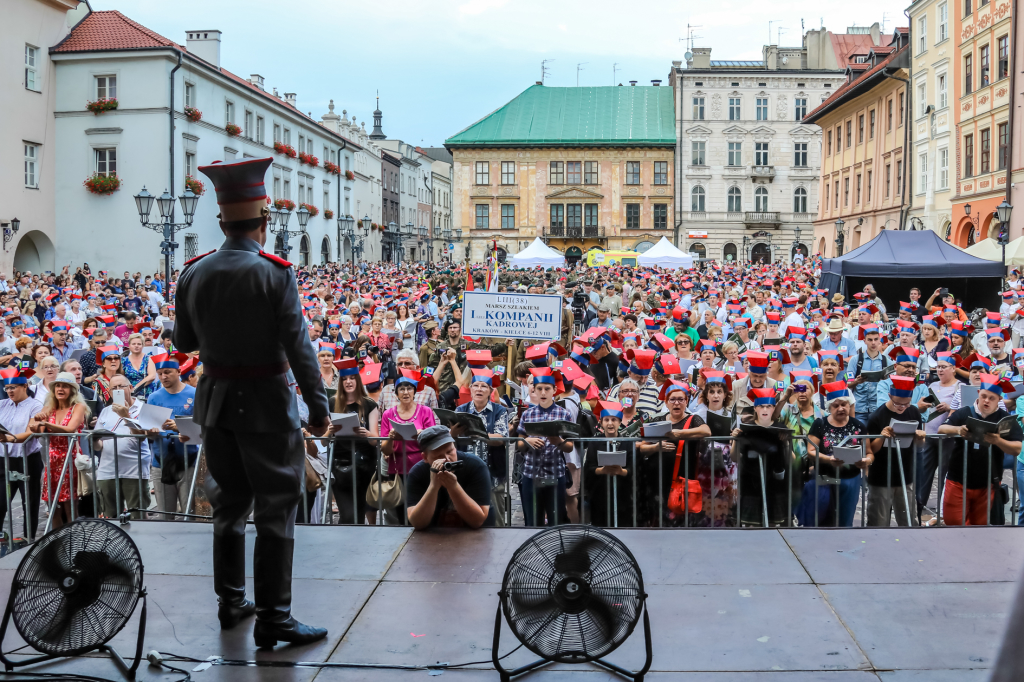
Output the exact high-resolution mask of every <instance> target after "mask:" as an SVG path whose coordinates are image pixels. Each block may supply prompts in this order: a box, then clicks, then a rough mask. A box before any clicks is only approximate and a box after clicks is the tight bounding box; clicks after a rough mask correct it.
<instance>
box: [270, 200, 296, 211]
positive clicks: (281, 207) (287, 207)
mask: <svg viewBox="0 0 1024 682" xmlns="http://www.w3.org/2000/svg"><path fill="white" fill-rule="evenodd" d="M274 208H276V209H277V210H278V211H294V210H295V202H294V201H292V200H291V199H278V200H277V201H275V202H274Z"/></svg>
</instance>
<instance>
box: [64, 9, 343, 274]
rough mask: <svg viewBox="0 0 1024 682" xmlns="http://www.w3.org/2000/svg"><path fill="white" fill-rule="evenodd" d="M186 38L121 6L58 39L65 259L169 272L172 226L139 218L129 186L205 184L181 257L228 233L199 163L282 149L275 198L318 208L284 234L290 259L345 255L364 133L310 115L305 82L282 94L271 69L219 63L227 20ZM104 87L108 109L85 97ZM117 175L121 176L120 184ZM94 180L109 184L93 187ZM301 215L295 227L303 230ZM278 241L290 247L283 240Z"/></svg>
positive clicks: (270, 185) (271, 186)
mask: <svg viewBox="0 0 1024 682" xmlns="http://www.w3.org/2000/svg"><path fill="white" fill-rule="evenodd" d="M185 38H186V42H185V45H179V44H177V43H175V42H174V41H171V40H169V39H167V38H165V37H163V36H160V35H159V34H157V33H155V32H154V31H152V30H150V29H147V28H146V27H143V26H141V25H139V24H137V23H136V22H134V21H132V20H131V19H129V18H128V17H126V16H124V15H123V14H121V13H120V12H116V11H103V12H93V13H91V14H89V15H88V17H86V18H85V19H83V20H82V21H81V22H80V23H79V24H77V25H76V26H75V27H74V28H73V29H72V30H71V32H70V33H69V34H68V36H67V37H66V38H65V39H64V40H63V41H61V42H60V43H58V44H57V45H56V46H55V47H52V48H51V49H50V57H51V59H52V61H53V63H54V65H55V70H54V71H55V73H54V78H55V79H56V84H57V96H56V111H55V114H54V116H55V119H56V120H55V129H56V131H55V132H56V142H57V163H56V189H57V202H56V221H57V222H56V224H57V227H56V262H57V263H61V264H64V263H80V262H83V261H85V262H88V263H89V265H90V266H92V268H93V270H94V271H96V270H110V271H118V270H128V269H131V270H142V271H144V272H152V271H155V270H157V269H158V268H159V269H161V270H162V269H163V264H164V260H163V256H162V255H161V247H160V242H161V241H162V238H163V235H162V234H161V233H160V232H158V231H154V230H152V229H146V228H145V227H143V226H142V225H140V222H139V220H140V219H139V214H138V211H137V208H136V204H135V201H134V200H133V195H135V194H136V193H138V192H139V191H140V190H142V188H143V186H145V187H147V188H148V191H149V192H150V193H151V194H153V195H155V196H159V195H160V194H162V192H163V190H165V189H166V190H168V191H169V192H170V193H171V195H172V196H178V195H179V194H181V193H182V192H183V191H184V187H185V186H186V184H188V183H194V182H195V181H198V182H201V183H204V185H205V194H204V195H203V196H202V197H201V198H200V200H199V202H198V205H197V209H196V213H195V217H194V220H193V222H192V224H191V225H188V226H187V227H184V228H182V229H179V231H178V232H177V233H176V235H175V241H176V242H177V244H178V245H179V246H178V248H177V249H176V250H175V255H174V258H175V260H173V261H172V266H173V267H179V266H180V265H181V264H182V263H184V262H185V261H186V260H187V259H189V258H191V257H193V256H195V255H198V254H200V253H205V252H207V251H210V250H211V249H214V248H217V247H218V246H219V245H220V244H221V242H222V241H223V239H224V236H223V234H222V232H221V230H220V228H219V225H218V220H217V213H218V209H217V202H216V198H215V197H214V196H213V192H212V188H211V186H210V184H209V182H208V181H207V179H206V178H205V177H204V176H203V175H202V174H201V173H199V172H198V170H197V169H198V168H199V167H200V166H202V165H205V164H209V163H211V162H213V161H232V160H236V159H237V160H241V159H244V158H250V157H266V156H270V157H273V159H274V163H273V166H272V167H271V170H270V171H269V172H268V176H267V189H268V190H269V193H270V195H271V198H272V199H274V200H275V201H281V202H289V204H288V205H290V206H292V207H293V208H294V209H298V208H299V207H300V206H301V205H303V204H305V205H307V206H309V207H311V208H310V209H309V212H310V214H311V215H310V217H309V221H308V223H307V225H306V229H305V231H304V232H302V233H301V234H293V235H292V236H291V238H290V239H289V240H288V243H289V245H290V246H291V247H292V252H291V253H290V254H289V258H290V259H291V260H293V261H294V262H295V263H297V264H300V265H311V264H314V263H323V262H327V261H331V260H336V259H337V253H338V248H337V239H338V219H339V218H340V217H342V216H340V215H339V213H340V212H341V211H344V198H345V195H346V191H345V188H346V187H351V186H352V184H353V183H356V182H357V180H356V176H355V175H354V174H353V176H352V178H351V179H350V178H349V176H348V175H347V174H345V172H344V171H343V170H341V169H343V168H346V167H347V168H351V167H352V160H353V154H354V153H357V152H359V151H360V147H359V145H358V144H356V143H355V142H354V141H352V140H349V139H346V138H345V137H343V136H342V135H341V134H340V133H339V132H335V131H334V130H332V129H331V128H330V127H328V126H327V125H325V124H324V123H322V122H321V121H316V120H314V119H313V118H312V117H310V116H308V115H307V114H305V113H303V112H302V111H301V109H299V108H298V106H296V101H297V98H296V95H295V93H284V94H283V95H278V94H277V92H276V90H274V89H269V90H268V88H267V87H266V86H265V85H264V79H263V77H262V76H259V75H257V74H253V75H251V76H250V77H249V78H242V77H240V76H237V75H235V74H233V73H231V72H230V71H228V70H227V69H225V68H223V67H222V66H221V63H220V54H221V51H220V46H221V32H220V31H215V30H209V31H189V32H187V33H186V36H185ZM172 92H173V99H172V98H171V93H172ZM101 99H116V102H117V104H116V107H115V108H111V109H109V110H107V111H103V112H102V113H99V114H94V113H93V112H92V111H90V110H89V109H88V108H87V105H88V103H89V102H97V101H99V100H101ZM169 142H170V144H169ZM328 163H333V164H335V165H336V166H338V170H339V172H337V173H335V172H331V171H330V170H328V167H327V164H328ZM115 178H116V181H117V182H118V183H120V186H119V187H118V188H116V189H111V188H112V185H113V184H115V183H114V179H115ZM86 179H90V180H91V181H92V182H94V183H96V182H102V183H107V188H108V189H111V191H106V192H100V193H96V192H94V191H92V190H90V189H87V188H86V187H83V181H84V180H86ZM94 186H95V184H94ZM193 186H196V185H193ZM196 187H197V186H196ZM176 203H177V202H176ZM175 210H176V214H175V216H174V217H175V221H176V222H181V221H182V215H181V212H180V208H177V207H176V209H175ZM292 213H293V215H291V218H290V222H289V224H288V230H290V231H292V232H293V233H298V232H300V225H299V221H298V216H297V215H294V213H295V211H294V210H293V211H292ZM150 220H151V226H157V225H156V223H158V222H159V221H160V216H159V215H158V214H157V213H156V212H155V211H154V213H152V214H151V215H150ZM269 244H274V248H275V250H277V251H278V252H279V253H280V252H282V251H283V247H284V245H285V242H284V239H283V238H282V239H275V240H274V241H272V242H268V245H269Z"/></svg>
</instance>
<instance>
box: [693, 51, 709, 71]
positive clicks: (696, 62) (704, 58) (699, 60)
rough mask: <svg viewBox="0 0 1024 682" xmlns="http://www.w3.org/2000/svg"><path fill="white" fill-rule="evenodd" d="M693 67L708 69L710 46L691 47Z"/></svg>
mask: <svg viewBox="0 0 1024 682" xmlns="http://www.w3.org/2000/svg"><path fill="white" fill-rule="evenodd" d="M691 68H694V69H710V68H711V48H710V47H695V48H693V66H692V67H691Z"/></svg>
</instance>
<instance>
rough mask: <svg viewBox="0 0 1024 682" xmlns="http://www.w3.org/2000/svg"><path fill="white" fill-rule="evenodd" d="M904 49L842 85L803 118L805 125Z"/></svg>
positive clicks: (854, 65) (853, 65)
mask: <svg viewBox="0 0 1024 682" xmlns="http://www.w3.org/2000/svg"><path fill="white" fill-rule="evenodd" d="M906 49H909V48H908V47H903V48H902V49H900V50H895V51H893V52H892V54H890V55H889V56H887V57H886V58H885V59H883V60H881V61H879V62H878V63H877V64H875V66H873V67H871V68H870V69H868V70H866V71H864V72H863V73H860V74H857V77H856V78H854V79H853V80H852V81H848V82H846V83H843V86H842V87H841V88H839V89H838V90H836V91H835V92H833V93H832V95H831V96H830V97H829V98H828V99H826V100H825V101H824V102H822V103H821V105H820V106H818V107H816V108H815V109H814V111H812V112H811V113H809V114H807V116H806V117H805V118H804V122H805V123H814V122H815V121H814V120H815V118H816V117H817V115H818V114H819V113H820V114H823V113H825V112H826V111H828V110H829V109H831V108H832V107H833V106H835V105H836V104H837V103H839V102H840V101H842V100H843V99H844V98H845V97H846V96H847V94H848V93H849V92H850V91H851V90H853V89H854V88H856V87H857V86H858V85H859V84H860V83H862V82H864V80H865V79H867V78H870V77H871V76H873V75H874V74H876V73H878V72H879V71H881V70H882V69H884V68H885V67H886V66H887V65H888V64H889V63H890V62H892V61H893V60H894V59H896V57H897V56H899V55H900V53H901V52H902V51H903V50H906ZM849 66H850V67H856V66H862V65H861V64H850V65H849ZM864 66H866V65H864Z"/></svg>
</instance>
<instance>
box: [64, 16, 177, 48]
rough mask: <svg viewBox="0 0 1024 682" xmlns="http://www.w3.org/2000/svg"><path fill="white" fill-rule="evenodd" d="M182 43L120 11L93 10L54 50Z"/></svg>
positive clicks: (175, 46) (144, 46) (162, 45)
mask: <svg viewBox="0 0 1024 682" xmlns="http://www.w3.org/2000/svg"><path fill="white" fill-rule="evenodd" d="M154 47H171V48H176V49H179V50H182V51H185V48H183V47H182V46H181V45H178V44H176V43H175V42H174V41H172V40H168V39H167V38H164V37H163V36H162V35H160V34H159V33H154V32H153V31H150V30H149V29H148V28H146V27H145V26H142V25H141V24H137V23H135V22H134V21H132V20H131V19H129V18H128V17H126V16H125V15H123V14H121V13H120V12H117V11H108V12H92V13H90V14H89V16H87V17H86V18H85V19H83V20H82V21H81V23H79V24H78V25H77V26H76V27H75V28H74V30H73V31H71V33H69V34H68V35H67V36H66V37H65V38H64V40H62V41H60V43H58V44H57V46H56V47H55V48H53V50H51V51H52V52H58V53H59V52H95V51H97V50H138V49H141V48H154Z"/></svg>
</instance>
